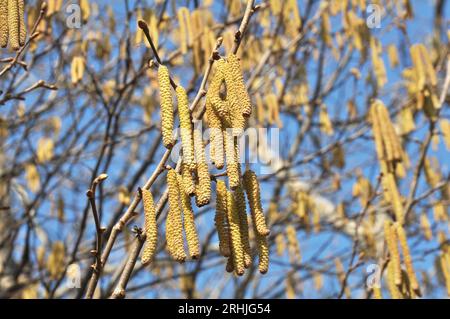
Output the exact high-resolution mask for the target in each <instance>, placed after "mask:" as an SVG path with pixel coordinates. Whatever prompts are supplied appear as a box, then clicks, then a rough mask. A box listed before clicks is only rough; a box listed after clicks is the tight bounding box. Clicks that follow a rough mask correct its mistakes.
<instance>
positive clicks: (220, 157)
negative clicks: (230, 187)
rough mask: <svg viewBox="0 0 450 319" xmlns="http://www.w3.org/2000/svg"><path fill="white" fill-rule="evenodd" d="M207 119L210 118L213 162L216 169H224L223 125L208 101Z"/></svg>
mask: <svg viewBox="0 0 450 319" xmlns="http://www.w3.org/2000/svg"><path fill="white" fill-rule="evenodd" d="M206 117H207V118H208V126H209V130H210V139H211V145H210V150H211V152H210V156H211V161H212V162H213V163H214V165H215V166H216V168H218V169H222V168H223V166H224V164H225V158H224V150H223V146H224V144H223V134H222V123H221V121H220V118H219V116H218V115H217V113H216V111H215V110H214V108H213V105H212V102H211V101H210V100H208V99H207V101H206Z"/></svg>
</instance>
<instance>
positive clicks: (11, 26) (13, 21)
mask: <svg viewBox="0 0 450 319" xmlns="http://www.w3.org/2000/svg"><path fill="white" fill-rule="evenodd" d="M19 28H20V23H19V5H18V2H17V0H8V30H9V43H10V45H11V49H13V50H19V48H20V43H19V37H20V36H19V31H20V30H19Z"/></svg>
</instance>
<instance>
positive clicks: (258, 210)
mask: <svg viewBox="0 0 450 319" xmlns="http://www.w3.org/2000/svg"><path fill="white" fill-rule="evenodd" d="M243 180H244V187H245V191H246V193H247V198H248V202H249V204H250V211H251V213H252V218H253V221H254V223H255V225H256V230H257V231H258V234H260V235H261V236H267V235H268V234H269V233H270V230H269V229H268V228H267V225H266V220H265V217H264V212H263V209H262V205H261V190H260V188H259V182H258V177H257V176H256V174H255V172H253V171H252V170H247V171H246V172H245V173H244V178H243Z"/></svg>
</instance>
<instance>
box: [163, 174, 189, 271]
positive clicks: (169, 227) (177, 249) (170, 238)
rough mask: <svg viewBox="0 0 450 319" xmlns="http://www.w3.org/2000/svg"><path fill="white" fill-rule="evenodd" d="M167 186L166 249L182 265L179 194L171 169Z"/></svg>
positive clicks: (175, 175) (183, 259)
mask: <svg viewBox="0 0 450 319" xmlns="http://www.w3.org/2000/svg"><path fill="white" fill-rule="evenodd" d="M167 185H168V191H169V193H168V195H169V212H168V214H167V220H166V240H167V249H168V251H169V253H170V255H171V256H172V257H173V258H174V259H175V260H176V261H178V262H180V263H182V262H184V261H185V260H186V252H185V251H184V243H183V221H182V216H181V207H180V192H179V187H178V181H177V173H176V172H175V170H173V169H170V170H169V172H168V173H167Z"/></svg>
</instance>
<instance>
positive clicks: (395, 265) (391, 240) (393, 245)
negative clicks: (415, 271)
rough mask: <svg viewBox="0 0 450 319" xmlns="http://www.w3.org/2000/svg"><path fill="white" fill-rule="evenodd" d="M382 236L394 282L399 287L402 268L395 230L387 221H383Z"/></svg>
mask: <svg viewBox="0 0 450 319" xmlns="http://www.w3.org/2000/svg"><path fill="white" fill-rule="evenodd" d="M384 238H385V240H386V244H387V247H388V250H389V255H390V263H392V265H391V267H392V270H393V277H394V283H395V285H397V286H398V287H400V285H401V283H402V268H401V265H400V254H399V251H398V241H397V231H396V229H395V227H393V226H392V224H391V223H390V222H389V221H387V220H386V221H385V222H384Z"/></svg>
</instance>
